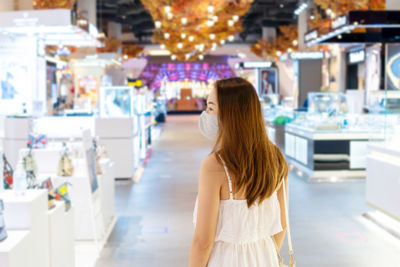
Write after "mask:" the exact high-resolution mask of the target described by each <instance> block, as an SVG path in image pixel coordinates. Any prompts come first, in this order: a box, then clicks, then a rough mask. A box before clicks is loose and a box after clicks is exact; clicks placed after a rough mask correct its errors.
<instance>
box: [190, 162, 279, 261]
mask: <svg viewBox="0 0 400 267" xmlns="http://www.w3.org/2000/svg"><path fill="white" fill-rule="evenodd" d="M224 168H225V172H226V176H227V178H228V184H229V193H230V198H229V199H228V200H221V201H220V206H219V216H218V223H217V231H216V234H215V240H214V246H213V248H212V251H211V255H210V258H209V261H208V264H207V267H279V263H278V256H277V253H276V249H275V245H274V242H273V240H272V238H271V236H273V235H275V234H277V233H279V232H282V225H281V217H280V207H279V202H278V198H277V195H276V192H274V193H273V194H272V196H271V197H269V198H267V199H265V200H264V201H263V202H261V203H260V204H258V203H255V204H253V205H252V206H251V207H250V208H248V207H247V201H246V200H237V199H233V194H232V181H231V178H230V176H229V172H228V170H227V168H226V166H225V164H224ZM197 205H198V203H197V199H196V204H195V208H194V213H193V223H194V224H195V225H196V220H197Z"/></svg>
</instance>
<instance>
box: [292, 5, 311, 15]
mask: <svg viewBox="0 0 400 267" xmlns="http://www.w3.org/2000/svg"><path fill="white" fill-rule="evenodd" d="M307 7H308V4H306V3H302V4H301V5H300V6H299V7H298V8H296V10H295V11H294V14H295V15H297V16H298V15H300V14H301V13H302V12H303V11H304V10H306V9H307Z"/></svg>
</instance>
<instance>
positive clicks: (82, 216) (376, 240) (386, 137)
mask: <svg viewBox="0 0 400 267" xmlns="http://www.w3.org/2000/svg"><path fill="white" fill-rule="evenodd" d="M232 77H240V78H243V79H244V80H246V81H248V82H250V83H251V84H252V86H253V87H254V90H255V92H256V94H257V98H256V101H255V102H256V103H257V105H258V100H259V103H260V106H261V108H262V114H263V118H264V123H265V132H266V133H267V135H268V139H267V140H265V142H272V143H273V144H274V145H275V146H276V147H278V148H279V149H280V150H281V151H282V153H283V155H284V157H285V159H286V162H287V164H288V168H289V175H288V197H289V201H288V219H289V222H290V223H289V224H286V223H285V225H290V236H291V240H292V246H293V248H291V247H292V246H291V245H288V243H289V244H290V242H289V239H288V238H287V237H288V234H286V238H285V241H284V242H283V245H282V248H280V254H281V256H282V258H283V260H284V262H285V263H289V259H290V256H291V255H294V259H295V261H296V264H297V266H307V267H337V266H341V267H361V266H362V267H367V266H368V267H398V266H400V1H399V0H357V1H348V0H335V1H329V0H227V1H219V0H193V1H185V0H1V1H0V87H1V96H0V154H1V159H0V266H1V267H56V266H57V267H113V266H115V267H116V266H118V267H142V266H143V267H169V266H171V267H172V266H174V267H176V266H190V267H195V266H207V265H208V266H210V265H211V264H210V263H208V264H207V261H206V263H205V265H201V264H200V265H196V263H193V260H192V259H191V257H192V254H191V246H192V240H195V239H194V238H193V236H194V233H195V229H196V227H197V226H195V224H194V221H195V219H194V218H196V212H197V211H196V210H194V208H195V203H197V201H196V198H197V195H198V189H199V177H200V168H201V166H202V162H204V159H205V158H207V157H208V156H209V155H210V153H211V152H212V150H213V146H214V144H215V140H214V142H213V141H210V140H208V139H207V138H205V137H204V136H203V135H202V133H201V130H200V129H199V120H200V115H201V114H202V112H204V110H206V108H207V98H208V97H209V95H210V93H211V92H212V91H213V90H214V89H215V88H216V84H217V81H219V80H223V79H228V78H232ZM203 114H204V113H203ZM202 116H203V115H202ZM259 118H260V120H261V118H262V117H261V115H260V117H259ZM260 125H261V126H260V127H259V128H260V129H261V130H262V131H264V127H262V124H260ZM261 140H262V141H263V140H264V139H261ZM252 153H253V152H252ZM221 166H222V165H221ZM234 184H235V183H234ZM221 200H223V199H221ZM237 200H239V199H237ZM196 205H197V204H196ZM249 209H251V207H250V208H249ZM220 214H221V213H220ZM281 216H284V215H281ZM282 218H283V217H282ZM265 220H269V218H267V217H266V218H265ZM287 230H289V228H287ZM287 232H288V231H287ZM235 234H236V233H233V235H235ZM237 234H239V233H237ZM268 238H270V237H269V236H268ZM193 242H194V241H193ZM213 242H214V239H213ZM216 242H217V241H216ZM215 244H216V243H215ZM233 245H234V246H239V245H243V244H233ZM249 246H250V245H249ZM212 249H214V248H212ZM278 250H279V249H278ZM213 251H214V250H213ZM292 252H293V253H292ZM192 253H193V252H192ZM265 253H266V254H267V252H265ZM268 253H269V252H268ZM274 253H275V254H276V258H277V256H278V255H277V253H276V251H274ZM275 254H274V255H275ZM208 256H209V255H208ZM208 256H207V257H208ZM232 257H233V256H232ZM235 257H236V256H235ZM274 257H275V256H274ZM207 259H208V258H207ZM189 262H190V263H189ZM276 262H278V261H277V259H276ZM235 264H236V265H234V266H233V265H227V264H226V263H225V265H218V266H221V267H224V266H230V267H235V266H236V267H245V266H246V267H258V266H264V267H265V266H266V265H263V264H261V265H260V263H259V262H258V261H257V260H254V261H252V263H246V264H244V263H239V262H237V263H235ZM212 266H216V265H212ZM290 266H292V265H290ZM271 267H278V265H277V264H276V265H271Z"/></svg>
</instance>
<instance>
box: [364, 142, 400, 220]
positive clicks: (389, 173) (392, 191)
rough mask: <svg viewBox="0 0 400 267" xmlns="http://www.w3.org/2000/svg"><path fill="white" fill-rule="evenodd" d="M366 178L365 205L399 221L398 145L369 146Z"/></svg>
mask: <svg viewBox="0 0 400 267" xmlns="http://www.w3.org/2000/svg"><path fill="white" fill-rule="evenodd" d="M366 177H367V178H366V179H367V180H366V197H367V203H368V204H369V205H370V206H372V207H373V208H375V209H377V210H379V211H381V212H383V213H385V214H387V215H389V216H391V217H392V218H395V219H397V220H398V221H400V205H399V203H400V194H399V192H400V143H394V142H382V143H373V144H370V145H369V146H368V155H367V176H366Z"/></svg>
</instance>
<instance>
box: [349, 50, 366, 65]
mask: <svg viewBox="0 0 400 267" xmlns="http://www.w3.org/2000/svg"><path fill="white" fill-rule="evenodd" d="M364 60H365V50H364V49H361V50H356V51H352V52H350V53H349V63H350V64H356V63H359V62H363V61H364Z"/></svg>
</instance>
